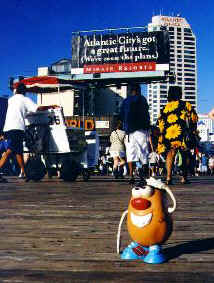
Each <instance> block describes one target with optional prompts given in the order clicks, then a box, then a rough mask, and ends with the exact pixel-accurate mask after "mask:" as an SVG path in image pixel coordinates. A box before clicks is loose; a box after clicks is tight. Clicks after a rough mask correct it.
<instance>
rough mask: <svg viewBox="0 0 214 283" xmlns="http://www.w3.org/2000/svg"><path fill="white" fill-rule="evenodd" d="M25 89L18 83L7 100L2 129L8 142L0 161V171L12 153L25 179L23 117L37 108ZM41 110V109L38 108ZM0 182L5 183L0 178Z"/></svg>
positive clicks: (4, 180)
mask: <svg viewBox="0 0 214 283" xmlns="http://www.w3.org/2000/svg"><path fill="white" fill-rule="evenodd" d="M25 93H26V87H25V85H24V84H22V83H20V84H19V85H18V87H17V89H16V90H15V94H14V95H13V96H12V97H10V98H9V100H8V109H7V114H6V119H5V124H4V128H3V132H4V135H5V137H6V139H7V142H8V147H7V151H6V152H5V153H4V154H3V156H2V158H1V159H0V169H1V168H2V167H3V166H4V164H5V163H6V161H7V160H8V158H9V156H10V155H11V153H14V154H15V156H16V160H17V162H18V164H19V166H20V168H21V177H23V178H24V177H25V170H24V161H23V140H24V131H25V117H26V114H28V113H30V112H36V111H37V110H38V108H39V107H38V106H37V105H36V104H35V103H34V102H33V101H32V100H31V99H30V98H28V97H25ZM40 108H41V107H40ZM0 182H7V180H6V179H4V178H2V177H0Z"/></svg>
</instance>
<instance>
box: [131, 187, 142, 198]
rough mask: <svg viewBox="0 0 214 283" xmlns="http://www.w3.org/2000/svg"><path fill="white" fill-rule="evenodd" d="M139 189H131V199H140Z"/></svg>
mask: <svg viewBox="0 0 214 283" xmlns="http://www.w3.org/2000/svg"><path fill="white" fill-rule="evenodd" d="M141 190H142V189H141V188H140V187H134V188H133V189H132V197H133V198H139V197H141Z"/></svg>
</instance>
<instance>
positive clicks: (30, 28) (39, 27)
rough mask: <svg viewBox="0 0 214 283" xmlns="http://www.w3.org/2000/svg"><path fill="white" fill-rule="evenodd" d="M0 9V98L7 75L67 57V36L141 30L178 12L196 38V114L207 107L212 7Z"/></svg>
mask: <svg viewBox="0 0 214 283" xmlns="http://www.w3.org/2000/svg"><path fill="white" fill-rule="evenodd" d="M2 2H3V3H1V9H0V35H1V44H0V56H1V57H0V58H1V66H0V78H1V80H0V96H2V95H5V94H10V90H9V89H8V78H9V77H10V76H17V75H24V76H33V75H36V74H37V68H38V67H42V66H48V65H50V64H52V63H53V62H56V61H58V60H59V59H61V58H71V34H72V31H77V30H90V29H102V28H110V27H114V28H117V27H133V26H145V25H147V23H148V22H151V18H152V16H153V15H158V14H160V11H161V12H162V15H172V14H173V13H174V15H176V14H178V13H180V14H181V16H182V17H185V18H186V19H187V21H188V22H189V23H190V25H191V27H192V29H193V31H194V33H195V35H196V36H197V47H198V53H197V56H198V88H199V97H198V98H199V100H198V106H199V107H198V110H199V112H200V113H206V112H208V111H209V110H210V109H211V108H212V107H213V106H214V102H213V98H212V95H213V92H214V90H213V87H212V86H213V80H214V79H213V77H212V76H213V66H214V64H213V61H214V56H213V45H214V28H213V11H214V2H213V1H211V0H208V1H193V0H191V1H190V0H174V1H172V0H164V1H161V0H155V1H152V0H151V1H148V0H147V1H144V0H139V1H137V0H123V1H122V0H118V1H115V0H108V1H107V0H105V1H103V0H90V1H89V0H87V1H86V0H82V1H72V0H60V1H59V0H43V1H38V0H37V1H35V0H31V1H27V0H10V1H2Z"/></svg>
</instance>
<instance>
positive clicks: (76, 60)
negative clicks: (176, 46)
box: [71, 31, 169, 74]
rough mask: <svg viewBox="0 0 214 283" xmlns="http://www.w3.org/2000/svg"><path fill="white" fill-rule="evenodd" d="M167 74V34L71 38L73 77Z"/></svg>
mask: <svg viewBox="0 0 214 283" xmlns="http://www.w3.org/2000/svg"><path fill="white" fill-rule="evenodd" d="M157 70H166V71H168V70H169V36H168V32H167V31H156V32H127V33H121V34H112V33H109V34H92V35H82V36H81V35H77V36H73V37H72V70H71V73H73V74H78V73H79V74H94V73H114V72H142V71H157Z"/></svg>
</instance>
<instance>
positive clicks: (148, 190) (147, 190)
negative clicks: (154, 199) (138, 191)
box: [142, 186, 154, 198]
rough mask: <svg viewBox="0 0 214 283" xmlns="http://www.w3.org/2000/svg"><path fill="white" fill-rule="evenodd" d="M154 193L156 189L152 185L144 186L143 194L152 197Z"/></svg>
mask: <svg viewBox="0 0 214 283" xmlns="http://www.w3.org/2000/svg"><path fill="white" fill-rule="evenodd" d="M153 193H154V189H153V188H152V187H150V186H145V187H144V188H143V191H142V196H143V197H147V198H149V197H151V196H152V195H153Z"/></svg>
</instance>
